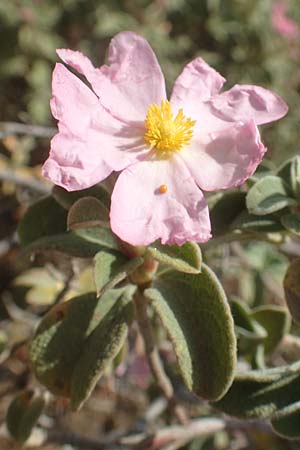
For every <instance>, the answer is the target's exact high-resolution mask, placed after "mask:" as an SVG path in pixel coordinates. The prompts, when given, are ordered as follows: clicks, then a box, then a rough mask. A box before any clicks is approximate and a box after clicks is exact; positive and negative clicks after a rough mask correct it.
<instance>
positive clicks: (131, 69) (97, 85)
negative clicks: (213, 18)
mask: <svg viewBox="0 0 300 450" xmlns="http://www.w3.org/2000/svg"><path fill="white" fill-rule="evenodd" d="M58 54H59V56H60V57H61V58H62V60H63V61H64V62H66V63H67V64H69V65H71V66H72V67H74V68H75V69H76V70H78V71H79V72H80V73H83V74H84V75H85V77H86V78H87V80H88V81H89V82H90V83H91V85H92V88H93V89H94V91H95V92H96V94H97V95H98V96H99V97H100V100H101V103H102V105H103V106H104V107H105V108H106V109H107V110H108V111H109V112H110V113H111V114H112V115H113V116H115V117H116V118H118V119H119V120H122V121H123V122H125V123H128V122H139V123H140V124H142V123H143V121H144V119H145V117H146V113H147V109H148V108H149V106H150V104H152V103H160V102H161V101H162V100H165V99H166V90H165V82H164V76H163V74H162V72H161V69H160V66H159V64H158V62H157V59H156V56H155V54H154V53H153V51H152V49H151V47H150V46H149V44H148V42H147V41H146V40H145V39H144V38H142V37H141V36H138V35H137V34H135V33H132V32H128V31H126V32H122V33H119V34H117V35H116V36H115V37H114V38H113V39H112V40H111V43H110V46H109V49H108V63H109V65H104V66H102V67H101V68H100V69H95V68H94V67H93V66H92V64H91V63H90V61H89V60H88V58H86V57H85V56H84V55H82V54H80V53H79V52H72V51H71V50H63V49H61V50H58Z"/></svg>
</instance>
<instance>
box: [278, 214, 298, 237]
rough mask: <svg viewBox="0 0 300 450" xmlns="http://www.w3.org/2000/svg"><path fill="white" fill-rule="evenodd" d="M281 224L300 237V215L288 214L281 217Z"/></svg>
mask: <svg viewBox="0 0 300 450" xmlns="http://www.w3.org/2000/svg"><path fill="white" fill-rule="evenodd" d="M281 223H282V225H283V226H284V228H286V229H287V230H288V231H290V232H291V233H292V234H295V235H296V236H300V213H293V214H286V215H284V216H282V217H281Z"/></svg>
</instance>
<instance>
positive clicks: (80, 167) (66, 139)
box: [42, 131, 112, 191]
mask: <svg viewBox="0 0 300 450" xmlns="http://www.w3.org/2000/svg"><path fill="white" fill-rule="evenodd" d="M95 150H96V149H91V148H90V147H87V145H86V142H84V141H81V140H80V139H77V138H76V137H75V136H72V135H71V134H70V133H68V132H67V131H66V132H65V133H63V132H61V133H59V134H57V135H56V136H54V138H53V139H52V141H51V149H50V155H49V158H48V159H47V161H46V162H45V164H44V166H43V171H42V173H43V176H44V177H45V178H48V180H50V181H52V182H53V183H54V184H56V185H58V186H62V187H63V188H65V189H67V191H77V190H81V189H85V188H88V187H90V186H93V185H94V184H97V183H98V182H99V181H101V180H103V179H104V178H106V177H107V176H108V175H110V173H111V172H112V168H111V167H110V166H108V165H107V164H106V163H105V161H104V160H103V158H101V156H100V157H99V158H98V157H97V154H96V151H95ZM86 153H88V154H90V155H92V156H93V155H94V158H93V159H92V160H91V161H90V162H89V163H88V162H87V161H86V160H85V157H83V155H86Z"/></svg>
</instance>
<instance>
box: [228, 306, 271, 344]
mask: <svg viewBox="0 0 300 450" xmlns="http://www.w3.org/2000/svg"><path fill="white" fill-rule="evenodd" d="M231 312H232V315H233V320H234V323H235V330H236V334H237V337H238V349H239V351H241V352H243V353H249V352H251V351H253V350H254V349H256V348H257V346H258V344H260V343H261V342H263V340H264V339H265V338H266V337H267V333H266V331H265V329H264V328H263V327H262V326H261V325H260V324H259V323H258V322H257V321H256V320H254V319H253V317H252V316H251V310H250V309H249V308H248V307H247V306H246V305H245V304H244V303H242V302H240V301H238V300H233V301H232V303H231Z"/></svg>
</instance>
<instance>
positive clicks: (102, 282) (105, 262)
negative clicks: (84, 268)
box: [94, 250, 144, 295]
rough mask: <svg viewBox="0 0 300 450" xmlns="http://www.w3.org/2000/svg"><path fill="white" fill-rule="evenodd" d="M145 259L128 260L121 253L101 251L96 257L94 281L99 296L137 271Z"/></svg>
mask: <svg viewBox="0 0 300 450" xmlns="http://www.w3.org/2000/svg"><path fill="white" fill-rule="evenodd" d="M143 262H144V259H143V258H142V257H141V256H138V257H136V258H133V259H130V260H128V259H127V258H126V257H125V256H124V255H122V254H121V253H113V252H109V251H104V250H103V251H100V252H99V253H97V254H96V255H95V257H94V263H95V267H94V279H95V284H96V289H97V294H98V295H101V294H102V292H104V291H105V290H107V289H111V288H113V287H114V286H116V285H117V284H118V283H120V282H121V281H123V280H124V279H125V278H126V277H127V276H128V274H130V273H131V272H133V271H134V270H136V269H137V268H138V267H139V266H140V265H141V264H142V263H143Z"/></svg>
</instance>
